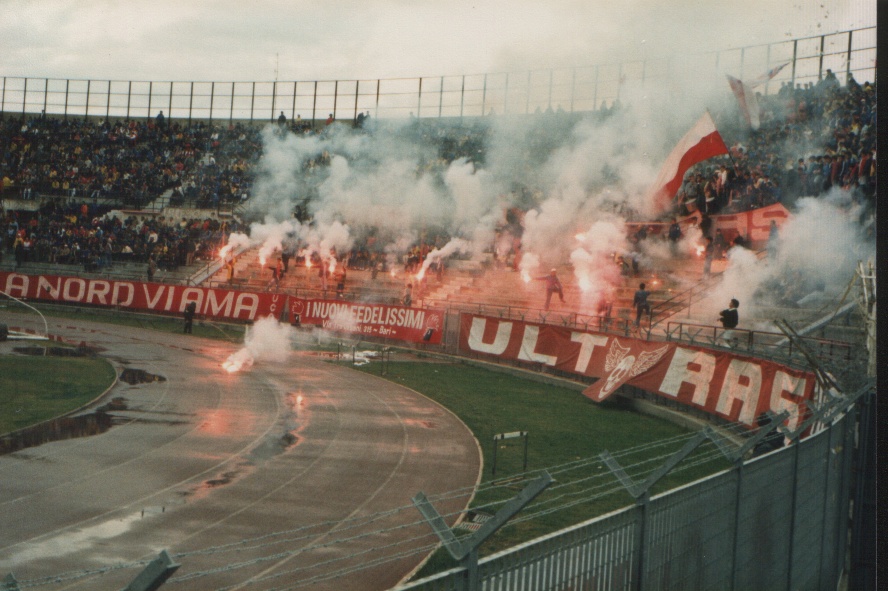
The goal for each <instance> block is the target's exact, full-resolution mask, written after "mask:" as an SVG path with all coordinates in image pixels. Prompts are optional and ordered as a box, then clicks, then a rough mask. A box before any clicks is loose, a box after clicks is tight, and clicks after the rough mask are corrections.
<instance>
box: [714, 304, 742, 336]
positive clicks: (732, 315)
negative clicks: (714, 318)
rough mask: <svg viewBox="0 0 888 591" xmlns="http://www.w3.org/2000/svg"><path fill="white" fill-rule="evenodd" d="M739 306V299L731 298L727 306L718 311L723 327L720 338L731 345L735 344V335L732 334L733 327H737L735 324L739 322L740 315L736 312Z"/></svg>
mask: <svg viewBox="0 0 888 591" xmlns="http://www.w3.org/2000/svg"><path fill="white" fill-rule="evenodd" d="M739 306H740V302H739V301H737V300H736V299H731V302H730V304H729V305H728V307H727V308H726V309H724V310H722V311H721V312H719V313H718V318H719V322H721V324H722V326H723V327H724V329H725V331H724V332H723V333H722V335H721V340H722V341H724V342H726V343H727V344H728V345H729V346H732V347H733V346H734V345H736V344H737V337H736V336H735V335H734V330H733V329H735V328H737V325H738V324H740V315H739V313H738V312H737V308H738V307H739Z"/></svg>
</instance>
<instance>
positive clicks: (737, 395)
mask: <svg viewBox="0 0 888 591" xmlns="http://www.w3.org/2000/svg"><path fill="white" fill-rule="evenodd" d="M459 347H460V350H461V351H465V352H472V353H483V354H486V355H492V356H495V357H499V358H501V359H516V360H522V361H531V362H536V363H542V364H545V365H549V366H551V367H555V368H558V369H560V370H562V371H566V372H571V373H575V374H580V375H585V376H591V377H597V378H600V379H599V380H597V381H596V382H595V383H594V384H592V385H591V386H589V387H588V388H586V390H585V391H584V392H583V393H584V394H585V395H586V396H588V397H589V398H591V399H592V400H595V401H596V402H600V401H602V400H604V399H606V398H607V397H608V396H610V395H611V394H613V393H614V392H615V391H616V390H617V389H618V388H619V387H620V386H622V385H623V384H631V385H633V386H637V387H639V388H641V389H643V390H647V391H649V392H654V393H656V394H659V395H661V396H664V397H666V398H670V399H672V400H677V401H678V402H681V403H684V404H687V405H689V406H693V407H696V408H700V409H703V410H705V411H707V412H709V413H712V414H715V415H718V416H721V417H723V418H725V419H728V420H731V421H737V422H740V423H742V424H744V425H747V426H750V427H751V426H754V425H755V420H756V417H758V416H759V415H760V414H761V413H763V412H765V411H767V410H771V411H773V412H775V413H779V412H781V411H783V410H786V411H788V412H789V414H790V417H789V419H788V420H787V424H788V426H789V427H790V428H795V427H796V425H798V423H799V421H800V419H801V418H803V417H805V415H806V414H807V407H806V404H807V401H808V400H811V399H812V397H813V396H814V387H815V378H814V374H812V373H810V372H804V371H798V370H794V369H790V368H787V367H784V366H782V365H779V364H777V363H773V362H769V361H763V360H761V359H752V358H748V357H740V356H737V355H733V354H730V353H728V352H721V351H713V350H708V349H701V348H698V347H685V346H681V345H677V344H675V343H658V342H650V341H643V340H640V339H632V338H625V337H619V336H614V335H607V334H602V333H594V332H585V331H579V330H571V329H569V328H565V327H558V326H549V325H545V324H531V323H528V322H519V321H508V320H500V319H498V318H492V317H486V316H478V315H474V314H462V315H461V316H460V331H459Z"/></svg>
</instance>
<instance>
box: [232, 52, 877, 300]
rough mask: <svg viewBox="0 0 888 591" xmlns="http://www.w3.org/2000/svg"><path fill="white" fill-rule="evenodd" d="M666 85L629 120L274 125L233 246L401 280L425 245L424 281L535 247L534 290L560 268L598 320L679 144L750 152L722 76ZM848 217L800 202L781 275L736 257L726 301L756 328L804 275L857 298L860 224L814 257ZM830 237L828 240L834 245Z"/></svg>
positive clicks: (691, 236) (657, 254) (652, 263)
mask: <svg viewBox="0 0 888 591" xmlns="http://www.w3.org/2000/svg"><path fill="white" fill-rule="evenodd" d="M656 80H657V79H656V78H655V79H654V80H653V81H648V82H647V83H646V84H645V87H644V88H642V87H641V86H640V83H632V82H628V83H626V84H625V85H622V86H621V89H620V99H619V105H613V104H611V105H608V108H607V109H606V110H596V111H591V112H584V113H565V112H563V110H562V109H561V108H560V106H559V105H554V106H553V109H552V110H548V111H546V112H540V113H537V114H531V115H523V114H522V115H511V114H499V115H493V116H485V117H481V118H466V119H464V120H455V119H453V120H450V119H442V120H437V119H416V118H413V117H411V118H410V119H408V120H401V121H397V120H393V121H376V120H372V119H371V120H368V122H367V123H366V124H365V125H364V128H363V129H358V128H354V127H353V126H352V125H351V122H342V123H339V122H337V123H334V124H332V125H330V126H328V127H327V128H326V129H325V130H324V131H323V133H322V134H320V135H305V136H302V135H294V134H292V133H282V132H281V130H280V129H279V128H278V127H277V126H275V125H269V126H267V128H266V129H265V131H264V132H263V143H264V149H263V157H262V160H261V162H260V164H259V172H258V176H257V180H256V183H255V185H254V188H253V197H252V198H251V199H250V201H249V202H247V214H246V215H247V218H248V220H252V221H253V223H252V225H251V227H250V233H249V237H247V236H245V235H237V234H235V235H233V236H232V239H231V243H232V244H237V245H242V244H245V243H249V244H251V245H259V246H260V259H261V260H262V262H263V264H264V263H265V261H267V260H268V259H269V258H270V257H272V256H274V255H275V253H278V252H280V250H281V249H283V248H290V249H295V250H296V251H297V252H299V253H301V254H304V255H312V254H316V255H317V257H319V258H320V259H321V260H322V261H325V262H324V264H330V265H335V264H336V263H337V261H340V260H341V257H342V256H343V254H344V253H345V252H346V251H348V250H349V249H350V248H353V247H354V246H356V245H366V244H369V243H370V242H372V243H373V245H374V249H375V250H377V251H378V252H381V253H385V255H386V257H387V259H388V261H389V264H390V265H399V264H400V263H401V262H402V261H403V257H404V255H405V253H406V252H407V251H408V249H409V248H410V247H411V246H412V245H414V244H416V243H417V242H418V241H420V240H422V241H424V242H425V243H426V244H430V245H432V247H433V248H435V249H437V250H432V253H431V255H432V256H430V257H429V258H427V259H426V262H425V264H424V266H423V268H422V271H423V272H424V271H425V270H426V269H427V268H428V265H429V264H430V263H431V262H432V261H433V260H435V259H437V258H442V259H443V258H446V257H448V256H463V257H470V258H472V259H475V260H481V259H482V258H485V257H488V256H489V253H491V252H496V253H497V254H502V253H503V251H504V252H505V253H506V254H508V251H509V249H510V248H513V247H514V246H515V244H517V243H519V242H520V256H519V257H517V263H516V266H517V268H518V270H519V271H520V272H521V274H522V276H523V277H524V278H525V280H526V281H527V280H529V278H532V277H534V276H536V275H539V274H541V273H544V272H546V271H548V269H549V268H550V267H559V268H564V267H569V268H570V269H571V270H572V272H573V274H574V281H576V283H577V284H578V285H579V286H580V287H581V289H582V291H583V293H584V300H587V301H584V302H583V304H584V305H589V306H593V305H595V303H596V302H597V301H599V300H600V299H601V298H603V297H606V295H607V294H608V293H609V291H610V290H611V288H612V286H613V284H614V283H615V282H616V281H617V280H618V277H615V266H614V265H613V261H614V258H615V257H619V256H628V255H629V251H630V250H631V246H630V240H629V237H628V236H627V232H628V230H627V228H628V227H629V226H627V224H629V223H632V222H647V221H653V220H654V219H655V217H656V213H657V209H656V208H655V206H654V204H653V203H651V202H650V201H649V197H648V195H649V194H650V185H651V182H652V181H653V180H654V178H655V177H656V176H657V172H658V170H659V167H660V166H661V164H662V163H663V160H664V158H665V156H666V155H667V154H668V152H669V151H670V150H671V149H672V147H673V146H674V145H675V142H676V141H677V139H678V138H680V137H681V136H682V135H683V134H684V133H685V132H686V131H687V130H688V128H689V127H690V126H691V125H692V124H693V122H694V121H696V120H697V119H698V118H699V116H700V115H701V113H703V112H705V111H706V110H709V111H710V112H711V113H712V114H713V117H714V119H715V121H716V124H717V125H718V127H719V131H720V132H721V133H722V136H723V137H724V139H725V142H726V143H727V144H728V145H729V146H730V145H734V144H738V143H743V142H745V141H746V140H747V139H748V137H749V131H748V130H747V129H745V128H744V127H743V125H742V122H741V120H740V116H739V113H738V112H737V105H736V102H735V99H734V97H733V96H732V95H731V93H730V89H729V87H728V85H727V83H726V82H725V79H724V76H723V75H722V74H721V73H718V72H712V73H710V74H707V75H702V74H700V73H699V72H696V71H684V72H683V71H682V69H681V67H679V66H676V67H675V68H674V70H673V71H671V72H670V76H669V78H668V80H666V79H661V82H660V84H659V86H658V84H657V81H656ZM781 116H782V114H781V113H779V112H777V113H774V117H777V118H779V117H781ZM811 149H812V148H811V145H810V142H802V143H801V144H800V145H798V146H793V145H789V144H784V145H782V146H779V147H776V148H775V151H778V152H779V153H780V154H781V158H782V160H781V161H780V162H779V163H778V166H788V165H790V164H791V163H792V162H794V161H795V159H796V158H798V157H801V156H805V155H807V154H809V153H810V152H809V151H810V150H811ZM711 164H714V163H713V162H711V161H710V162H709V163H707V162H704V163H703V164H702V165H700V166H701V167H703V168H705V167H707V166H710V165H711ZM834 202H835V199H825V200H824V199H819V200H817V199H815V200H812V201H811V203H807V202H806V201H805V200H802V201H800V202H799V204H798V212H797V213H796V215H797V216H798V218H797V219H796V220H794V221H793V222H792V223H790V224H787V225H786V226H785V227H784V228H783V230H782V231H781V237H780V248H779V251H778V252H779V256H778V258H777V259H776V261H774V260H772V261H770V262H769V267H768V269H769V270H768V271H762V270H761V268H762V267H761V263H760V262H759V261H754V260H752V259H751V258H750V255H751V253H748V252H747V253H740V252H731V253H730V259H729V262H730V264H729V266H728V271H727V272H726V273H725V274H724V277H723V283H722V288H721V290H717V291H719V292H720V291H724V296H725V298H726V299H725V301H727V299H730V298H731V297H737V298H738V299H740V300H741V301H743V302H744V312H745V313H746V314H747V315H748V314H750V313H752V312H753V311H754V310H755V306H754V305H747V304H750V303H751V302H753V301H756V300H758V301H760V302H763V303H764V301H765V300H766V299H767V298H764V297H762V296H761V295H760V294H759V292H760V291H761V290H765V291H767V286H769V285H774V284H775V282H779V281H786V280H787V277H789V276H790V275H796V274H799V273H801V274H802V275H803V277H804V280H803V281H797V282H796V284H797V285H798V286H799V289H803V287H802V286H804V288H805V289H807V288H808V287H809V286H810V288H811V289H819V288H820V287H821V286H822V287H823V288H824V289H834V288H836V285H837V284H839V283H842V280H840V278H838V277H837V275H838V274H843V273H844V274H847V271H848V269H850V268H852V267H853V260H852V259H853V258H854V257H856V256H865V255H866V254H867V253H868V252H872V251H873V249H874V247H873V246H872V245H871V244H870V245H867V240H866V238H865V237H862V236H860V235H859V232H857V231H856V230H855V226H854V224H853V223H852V222H848V223H847V224H845V223H839V224H837V225H833V226H831V229H830V231H829V232H830V234H832V235H833V236H836V239H835V240H831V241H830V245H831V247H830V252H821V251H819V250H818V249H817V248H810V247H808V248H806V247H805V244H808V245H809V246H810V245H811V244H817V241H816V240H814V237H813V236H812V235H811V233H810V232H811V229H812V228H816V227H817V224H818V223H820V222H818V221H817V220H818V219H820V220H823V221H825V220H827V219H829V218H830V217H831V216H833V215H834V214H835V212H831V213H830V212H827V209H828V208H830V207H832V208H836V207H837V206H836V205H835V203H834ZM825 208H826V209H825ZM512 209H514V210H517V211H520V212H522V215H523V219H522V220H520V222H521V223H520V224H516V223H511V224H510V223H508V213H507V212H509V211H510V210H512ZM840 209H843V210H847V209H848V207H843V208H840ZM294 212H300V214H301V215H300V216H299V217H301V220H300V219H296V217H295V216H294ZM661 219H662V218H661ZM843 219H844V218H843ZM498 230H499V231H500V235H499V236H500V237H499V239H498V240H497V239H496V236H497V231H498ZM686 230H687V231H686V233H685V237H684V239H683V241H682V242H681V243H680V245H679V251H680V253H681V254H682V255H685V256H687V255H693V254H695V253H696V252H697V251H698V250H699V249H700V247H701V240H700V234H699V230H696V229H695V228H690V229H686ZM815 231H816V232H820V235H821V236H823V235H824V232H825V229H824V228H820V229H819V230H815ZM510 232H512V233H514V234H515V236H513V235H512V234H510ZM519 236H520V241H518V240H513V238H518V237H519ZM812 241H813V242H812ZM674 255H675V253H674V252H670V250H669V249H668V248H667V247H666V245H665V244H664V243H662V242H657V241H647V242H646V243H644V244H641V245H639V247H638V251H637V253H636V254H635V255H634V256H635V257H636V260H638V261H639V262H640V263H641V264H642V266H643V267H645V268H647V269H649V270H657V269H658V268H659V267H662V266H663V263H664V262H665V261H666V260H668V259H669V258H670V257H673V256H674ZM837 257H838V258H837ZM849 257H850V258H849ZM838 259H841V260H838ZM849 264H850V265H851V266H850V267H849ZM737 277H740V278H741V279H736V278H737ZM759 277H760V279H759ZM723 299H724V298H723Z"/></svg>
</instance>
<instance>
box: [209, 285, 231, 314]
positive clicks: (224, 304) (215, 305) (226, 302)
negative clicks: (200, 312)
mask: <svg viewBox="0 0 888 591" xmlns="http://www.w3.org/2000/svg"><path fill="white" fill-rule="evenodd" d="M233 303H234V292H233V291H229V292H228V293H227V294H225V297H224V298H222V301H221V302H220V301H218V300H216V290H214V289H208V290H207V307H206V310H204V314H209V315H210V316H219V312H220V311H223V310H224V312H223V313H222V316H224V317H226V318H230V317H231V306H232V304H233Z"/></svg>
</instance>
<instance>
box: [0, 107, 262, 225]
mask: <svg viewBox="0 0 888 591" xmlns="http://www.w3.org/2000/svg"><path fill="white" fill-rule="evenodd" d="M259 133H260V130H259V129H258V128H256V127H254V126H250V125H243V124H240V123H238V124H235V125H231V126H218V125H212V126H211V125H209V124H206V123H203V122H195V123H192V124H191V125H183V124H181V123H178V122H172V121H167V120H166V119H165V118H164V117H162V116H160V115H158V117H157V118H156V119H150V120H148V121H136V120H121V121H117V122H111V121H107V120H84V119H79V118H73V117H70V118H53V117H33V118H30V119H27V120H24V121H22V120H21V119H19V118H15V117H12V118H6V119H5V120H3V121H2V122H0V170H2V176H0V179H2V186H0V191H2V190H6V191H12V192H14V194H17V195H21V196H22V197H23V198H25V199H35V198H37V197H38V195H40V196H57V197H65V198H73V199H75V200H87V199H92V200H96V199H98V198H102V199H114V200H116V201H117V202H119V203H120V204H121V205H124V206H127V207H132V208H140V207H144V206H145V205H147V204H148V203H150V202H151V201H153V200H154V199H155V198H157V197H158V196H160V195H161V194H162V193H164V192H165V191H167V190H168V189H176V190H177V193H176V197H178V198H179V199H182V200H184V199H185V198H190V199H191V200H192V202H194V203H197V204H199V205H201V206H205V207H213V206H219V205H220V204H222V203H226V202H231V201H238V200H241V199H243V198H244V196H245V195H247V194H249V191H250V187H251V183H252V169H253V167H254V165H255V163H256V162H257V161H258V158H259V155H260V154H261V140H260V138H259Z"/></svg>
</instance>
